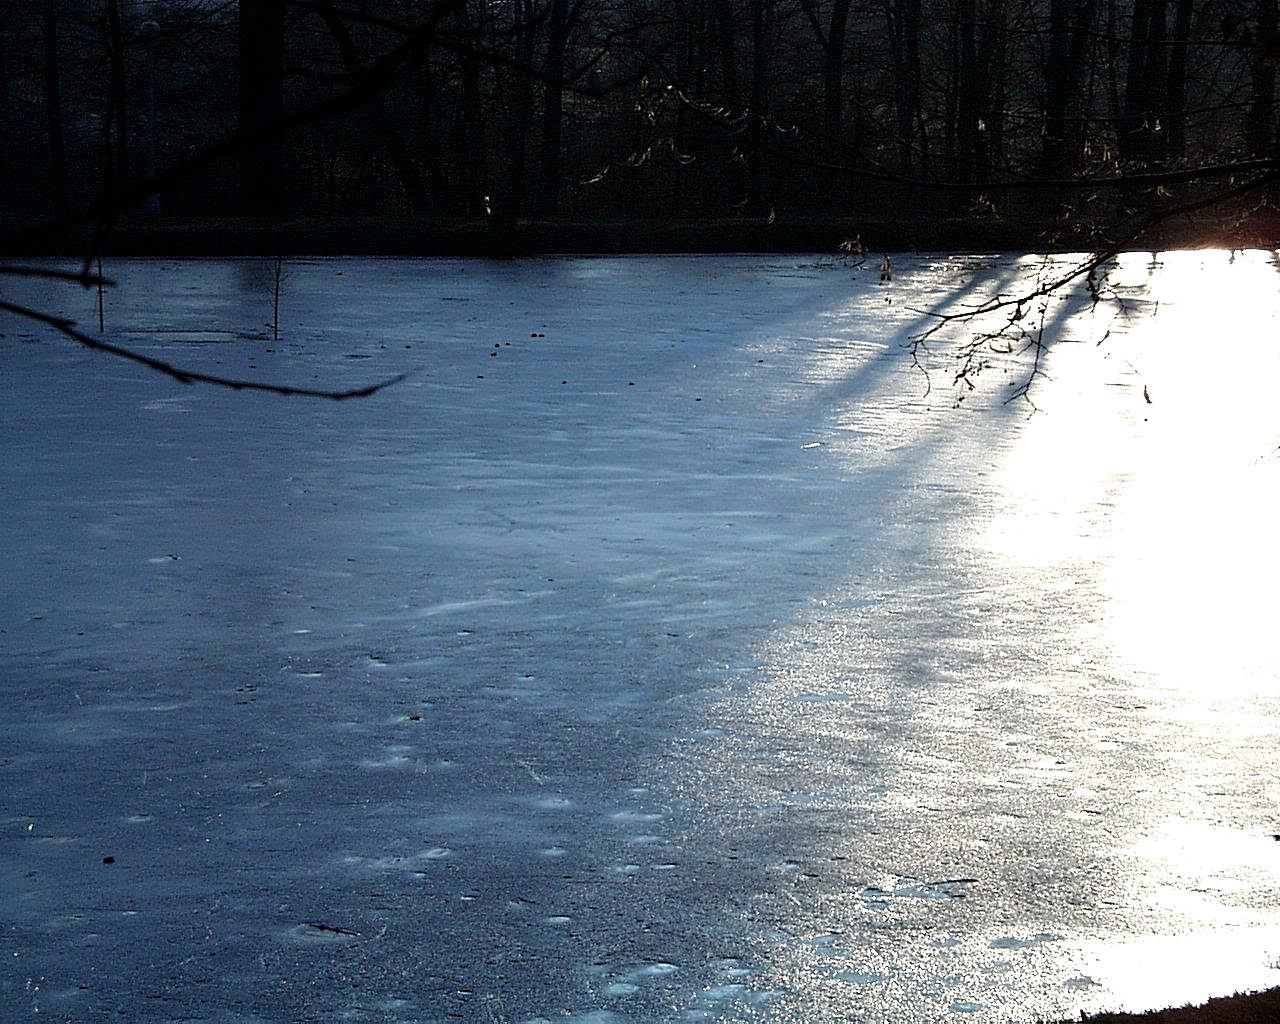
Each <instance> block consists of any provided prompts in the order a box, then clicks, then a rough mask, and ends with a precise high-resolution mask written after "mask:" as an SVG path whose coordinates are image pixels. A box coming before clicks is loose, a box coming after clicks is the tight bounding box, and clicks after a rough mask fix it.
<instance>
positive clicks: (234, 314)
mask: <svg viewBox="0 0 1280 1024" xmlns="http://www.w3.org/2000/svg"><path fill="white" fill-rule="evenodd" d="M1072 259H1073V258H1072V257H1065V256H1064V257H1057V258H1054V259H1052V260H1048V261H1046V260H1044V259H1043V258H1040V257H1034V258H1033V257H1025V258H1018V259H1014V258H1006V257H946V256H921V257H914V258H909V257H905V256H903V257H899V258H895V270H896V274H895V280H894V282H893V283H892V284H891V285H889V286H881V285H879V284H878V283H877V280H876V275H875V274H874V273H872V272H871V271H870V270H857V269H854V268H852V267H851V266H849V265H847V264H843V263H839V262H835V261H831V260H829V259H815V258H812V257H810V258H803V257H799V258H776V257H770V258H765V257H751V256H742V257H693V258H690V257H680V258H659V257H653V258H626V259H554V260H528V261H516V262H513V263H509V264H493V263H483V262H468V261H377V260H324V261H311V262H306V261H297V262H294V263H291V264H290V265H289V266H288V273H287V278H286V290H285V293H284V295H283V296H282V329H281V339H280V342H279V343H278V344H273V343H271V342H270V341H269V339H270V330H269V328H268V329H266V330H264V327H263V324H264V317H268V316H269V315H270V303H269V301H268V299H269V297H270V279H269V276H268V275H264V272H263V267H262V266H261V265H259V264H258V263H257V262H255V261H239V262H236V261H208V262H192V263H182V264H169V263H164V262H159V261H156V262H146V261H134V262H121V263H120V264H119V265H117V266H116V267H114V268H108V272H109V275H110V276H112V277H113V278H116V279H118V280H119V281H120V288H119V290H118V291H117V292H116V293H113V294H112V295H110V296H109V297H108V304H107V311H106V319H107V326H108V335H109V337H110V340H113V341H118V342H121V343H125V344H129V345H131V346H133V347H135V348H138V349H140V350H142V351H145V352H146V353H147V354H149V355H155V356H157V357H160V358H164V359H168V360H172V361H173V362H175V363H178V364H179V365H182V366H190V367H192V368H195V369H200V370H204V371H206V372H214V373H221V374H225V375H228V376H235V377H245V376H251V377H255V378H259V379H267V380H272V381H280V382H286V383H296V384H300V385H303V386H359V385H361V384H366V383H369V382H371V381H373V380H377V379H382V378H385V377H387V376H391V375H394V374H398V373H401V372H403V371H405V370H410V371H412V374H411V376H410V377H409V378H408V379H407V380H406V381H405V382H404V383H403V384H401V385H398V386H397V387H395V388H392V389H389V390H388V391H385V392H383V393H381V394H379V395H377V396H375V397H374V398H371V399H368V400H366V401H362V402H354V403H346V404H343V405H334V404H332V403H317V402H300V401H296V400H281V399H276V398H270V397H266V396H260V395H235V394H228V393H224V392H220V391H216V390H213V389H209V388H184V387H180V386H177V385H175V384H173V383H171V382H169V381H166V380H164V379H162V378H159V377H157V376H155V375H151V374H148V373H146V372H144V371H142V370H139V369H137V368H134V367H130V366H127V365H125V364H122V363H119V362H116V361H113V360H107V359H103V358H102V357H98V356H93V355H90V354H88V353H82V352H77V351H74V350H72V349H69V348H68V347H66V346H65V345H63V344H62V343H61V342H60V341H59V340H58V339H57V338H56V337H53V336H48V335H46V334H44V333H43V332H42V331H39V330H37V329H35V328H34V327H32V326H31V325H29V324H23V323H20V322H17V321H14V320H12V319H6V320H2V321H0V335H3V341H2V342H0V359H3V367H4V369H3V375H2V376H0V379H2V380H3V381H4V401H3V403H0V429H2V430H3V432H4V437H5V444H6V459H5V460H4V467H3V469H2V470H0V514H2V515H3V516H4V519H5V522H6V526H7V527H8V536H9V538H10V539H9V543H8V544H7V546H6V548H5V550H4V551H3V552H2V553H0V577H3V579H4V580H5V581H6V583H5V587H4V588H3V591H2V593H0V628H2V629H3V634H2V635H3V641H4V646H5V652H6V653H5V658H4V666H3V669H2V670H0V671H2V673H3V675H2V676H0V684H2V685H3V688H4V689H3V692H4V697H5V701H6V703H7V705H8V706H9V707H10V708H11V709H13V710H12V712H11V714H10V715H9V716H8V720H7V721H6V722H5V723H4V724H3V725H0V737H3V739H2V741H0V794H2V795H0V808H2V809H0V853H2V854H3V860H2V863H3V865H4V866H3V868H2V869H0V871H2V872H3V874H2V876H0V877H3V881H4V887H3V889H2V890H0V913H2V914H3V930H2V932H0V934H2V935H3V943H4V945H3V948H2V949H0V952H2V953H3V955H4V957H5V959H6V960H7V961H10V969H9V970H8V971H7V972H5V973H4V974H3V975H0V1016H2V1017H4V1018H5V1019H20V1018H22V1017H26V1016H30V1015H32V1014H34V1013H40V1014H41V1015H47V1014H51V1015H53V1017H54V1019H74V1020H77V1021H89V1022H94V1021H99V1020H110V1019H120V1018H121V1017H128V1018H129V1019H133V1020H139V1021H175V1020H185V1019H208V1020H219V1021H237V1022H239V1021H245V1022H248V1021H253V1022H255V1024H257V1022H264V1021H270V1022H275V1021H286V1020H301V1019H307V1020H347V1019H361V1020H377V1021H387V1022H401V1021H403V1022H410V1021H415V1022H416V1021H425V1020H432V1021H434V1020H443V1019H464V1020H477V1021H520V1020H524V1021H552V1020H555V1021H565V1020H568V1021H579V1022H584V1024H585V1022H593V1024H604V1022H609V1024H622V1022H635V1021H653V1022H658V1021H663V1022H665V1021H673V1020H688V1021H727V1020H742V1019H760V1020H771V1021H781V1022H797V1024H799V1022H811V1021H818V1020H840V1019H848V1020H862V1021H867V1022H868V1024H905V1022H912V1024H916V1022H928V1021H938V1022H942V1021H960V1020H963V1021H974V1022H981V1024H996V1022H1006V1021H1027V1022H1030V1021H1033V1020H1041V1019H1057V1018H1064V1019H1065V1018H1074V1017H1076V1016H1077V1015H1078V1014H1079V1012H1080V1011H1081V1010H1090V1011H1092V1010H1099V1009H1112V1008H1127V1009H1146V1008H1151V1007H1153V1006H1157V1005H1167V1004H1172V1003H1182V1002H1186V1001H1188V1000H1194V999H1201V998H1204V997H1207V996H1210V995H1216V994H1222V993H1225V992H1229V991H1234V990H1236V989H1246V988H1256V987H1260V986H1263V985H1267V984H1274V983H1276V982H1277V980H1280V970H1278V969H1277V965H1278V964H1280V909H1277V908H1280V899H1278V897H1280V843H1277V842H1276V841H1275V839H1274V838H1273V834H1274V833H1276V832H1277V831H1280V822H1277V821H1276V819H1275V807H1276V806H1277V803H1278V798H1280V779H1278V778H1277V774H1276V768H1275V756H1274V751H1275V745H1276V739H1277V734H1278V733H1280V728H1278V727H1280V692H1277V690H1276V680H1277V678H1280V664H1278V663H1277V661H1278V656H1277V649H1276V647H1275V644H1274V643H1273V642H1272V641H1271V639H1270V638H1271V636H1272V624H1271V622H1270V621H1269V620H1270V617H1271V613H1272V606H1273V604H1274V602H1273V601H1272V600H1271V595H1272V594H1273V593H1274V590H1275V581H1276V580H1277V579H1278V578H1280V537H1277V535H1276V534H1275V531H1273V530H1272V529H1271V528H1270V523H1269V519H1268V516H1269V515H1270V510H1272V509H1274V508H1275V507H1276V505H1277V498H1278V497H1280V494H1278V493H1277V492H1278V490H1280V453H1278V449H1280V425H1277V422H1276V421H1275V418H1274V407H1273V404H1272V403H1271V402H1270V390H1271V387H1272V385H1271V382H1272V381H1274V380H1275V379H1276V373H1277V371H1278V370H1280V353H1278V352H1277V351H1276V350H1275V347H1274V345H1273V343H1272V342H1273V340H1274V334H1275V327H1276V318H1277V313H1278V312H1280V287H1277V285H1280V276H1278V275H1277V268H1276V266H1275V263H1274V260H1273V258H1272V256H1270V255H1269V254H1264V253H1258V252H1246V253H1237V254H1234V256H1233V255H1232V254H1228V253H1224V252H1198V253H1180V254H1160V255H1158V257H1156V258H1155V259H1153V257H1152V256H1151V254H1149V253H1143V254H1131V255H1126V256H1124V257H1122V258H1120V259H1119V260H1118V261H1116V265H1115V266H1114V267H1113V268H1111V270H1110V271H1109V276H1108V283H1109V285H1110V286H1111V287H1112V288H1113V289H1114V291H1115V295H1116V296H1117V297H1118V298H1119V299H1120V300H1121V302H1122V304H1123V305H1122V306H1118V305H1117V304H1115V303H1114V302H1110V301H1108V302H1103V303H1101V304H1098V305H1096V306H1095V305H1094V304H1092V303H1091V302H1090V301H1089V297H1088V295H1087V293H1086V291H1085V290H1084V288H1083V286H1082V285H1076V286H1073V288H1071V289H1068V290H1067V292H1065V293H1063V294H1061V295H1059V296H1057V297H1055V298H1054V299H1052V300H1050V301H1048V302H1046V303H1044V304H1043V308H1041V307H1040V305H1039V304H1032V306H1031V307H1029V315H1028V317H1027V318H1026V320H1025V324H1026V325H1027V326H1028V327H1029V329H1030V330H1031V331H1032V335H1031V336H1032V337H1036V336H1040V337H1043V340H1044V341H1045V342H1046V343H1047V348H1046V350H1045V353H1044V356H1043V359H1042V362H1041V365H1040V369H1041V370H1042V371H1043V375H1042V376H1037V379H1036V380H1035V381H1034V383H1033V387H1032V389H1031V391H1030V393H1029V394H1028V396H1027V399H1029V400H1024V399H1019V398H1015V399H1014V400H1012V401H1010V402H1007V403H1006V402H1005V400H1004V399H1005V398H1006V397H1007V396H1008V395H1011V394H1014V393H1015V392H1016V390H1017V385H1018V384H1019V382H1020V381H1021V380H1023V379H1025V378H1024V377H1023V376H1021V375H1022V374H1025V372H1026V368H1027V365H1028V364H1027V362H1026V356H1025V355H1024V356H1023V358H1022V359H1018V358H1017V353H1016V352H1014V353H1011V354H1009V355H1007V356H1005V355H1002V354H1000V353H999V352H998V351H997V349H998V348H999V347H1000V346H999V344H993V345H992V346H991V347H990V348H989V349H987V350H985V351H986V353H987V356H988V357H989V359H990V366H989V367H988V368H987V369H985V370H984V371H983V374H982V375H981V376H980V377H979V378H978V381H977V388H976V390H974V391H973V392H969V391H968V389H967V388H966V387H965V386H964V385H963V384H961V385H959V386H953V384H952V376H953V374H954V371H955V368H956V362H955V360H954V358H953V357H952V355H951V348H950V347H949V346H952V345H954V344H955V343H956V342H957V341H958V340H959V339H962V338H963V337H964V336H965V331H969V332H974V331H977V330H980V329H989V328H990V327H991V325H993V324H999V323H1000V322H1001V320H1002V318H1005V319H1007V311H1006V312H996V313H993V314H992V315H991V316H990V317H989V318H986V319H984V320H982V321H981V322H980V323H979V324H978V325H975V326H973V327H968V328H964V329H962V330H959V331H958V332H953V333H952V334H950V335H946V334H944V335H940V336H936V337H934V338H933V339H932V340H931V342H930V348H929V350H928V351H927V352H924V353H923V354H922V362H923V364H924V365H923V367H922V368H916V367H913V366H912V365H911V359H910V356H909V354H908V353H907V351H906V350H905V349H904V347H903V343H904V342H906V341H907V340H908V339H909V338H911V337H912V336H914V335H918V334H919V333H920V332H922V331H924V330H926V329H927V328H928V327H929V326H930V325H931V324H932V323H933V322H934V321H933V318H932V314H934V313H938V312H947V311H955V310H959V309H965V308H974V307H975V306H978V305H979V304H981V303H982V302H984V301H986V300H988V299H991V298H993V297H998V296H1006V297H1009V296H1016V295H1018V294H1021V293H1022V291H1024V290H1026V289H1027V288H1029V287H1033V286H1034V284H1035V282H1036V280H1038V279H1044V277H1045V275H1049V276H1052V275H1053V274H1054V273H1058V272H1060V271H1061V270H1062V269H1063V268H1064V267H1066V266H1069V265H1070V264H1071V262H1072ZM19 283H21V284H22V286H23V288H26V289H28V290H29V291H30V294H24V295H21V296H18V295H15V296H14V298H15V301H25V302H27V303H28V304H36V305H39V306H40V307H41V308H47V309H49V310H50V311H54V312H59V313H65V314H67V315H69V316H73V317H76V318H79V319H81V320H88V319H90V316H89V310H90V307H89V305H87V304H86V303H87V302H88V301H89V300H88V298H87V297H86V294H85V293H81V292H78V291H72V290H64V289H62V288H61V287H59V288H51V287H49V286H45V285H41V284H39V283H38V282H34V281H28V282H19ZM94 315H95V317H96V311H95V314H94ZM95 326H96V325H95ZM1041 331H1042V332H1043V333H1042V334H1040V333H1038V332H1041ZM1104 336H1105V341H1103V343H1102V344H1099V343H1098V342H1099V340H1100V339H1102V338H1104ZM1016 347H1017V346H1015V348H1016ZM926 372H927V375H928V376H927V378H926ZM961 395H963V396H964V401H963V402H958V401H957V399H958V398H959V397H960V396H961Z"/></svg>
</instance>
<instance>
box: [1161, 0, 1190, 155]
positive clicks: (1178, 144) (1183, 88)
mask: <svg viewBox="0 0 1280 1024" xmlns="http://www.w3.org/2000/svg"><path fill="white" fill-rule="evenodd" d="M1174 2H1175V4H1176V5H1177V6H1175V7H1174V13H1173V42H1172V45H1171V46H1170V48H1169V87H1168V88H1169V93H1168V98H1167V99H1166V101H1165V108H1166V109H1167V110H1168V112H1169V124H1168V132H1169V142H1168V155H1169V158H1170V159H1172V160H1181V159H1182V158H1183V157H1185V156H1186V155H1187V46H1188V43H1189V41H1190V39H1191V15H1192V13H1193V11H1192V0H1174Z"/></svg>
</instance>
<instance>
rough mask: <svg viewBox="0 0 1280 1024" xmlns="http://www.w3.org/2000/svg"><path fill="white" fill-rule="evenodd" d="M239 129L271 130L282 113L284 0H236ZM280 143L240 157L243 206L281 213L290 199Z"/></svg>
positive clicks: (271, 142)
mask: <svg viewBox="0 0 1280 1024" xmlns="http://www.w3.org/2000/svg"><path fill="white" fill-rule="evenodd" d="M239 11H240V22H239V37H240V58H239V71H240V129H241V131H244V132H248V133H263V134H268V133H270V132H271V129H272V127H273V126H274V125H275V124H277V123H278V122H279V121H280V118H281V115H282V114H283V112H284V0H240V7H239ZM282 171H283V167H282V161H281V145H280V142H279V140H278V139H276V138H275V137H274V136H272V137H270V138H267V139H265V140H264V141H263V142H261V143H260V144H258V145H256V146H254V147H253V148H251V149H249V150H247V151H245V152H244V153H243V154H242V155H241V157H240V195H241V203H242V206H243V207H244V208H245V209H246V210H249V211H252V212H265V211H271V210H279V209H280V208H281V207H282V206H284V205H286V204H287V200H288V196H287V192H286V189H285V188H284V186H283V184H282V182H281V172H282Z"/></svg>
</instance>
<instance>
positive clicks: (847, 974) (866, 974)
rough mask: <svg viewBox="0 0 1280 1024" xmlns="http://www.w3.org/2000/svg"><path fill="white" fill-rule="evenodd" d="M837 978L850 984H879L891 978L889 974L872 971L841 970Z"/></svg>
mask: <svg viewBox="0 0 1280 1024" xmlns="http://www.w3.org/2000/svg"><path fill="white" fill-rule="evenodd" d="M836 978H838V979H839V980H840V981H846V982H848V983H849V984H850V985H878V984H881V983H882V982H886V981H888V980H889V976H888V975H886V974H876V973H875V972H872V971H841V972H840V973H839V974H837V975H836Z"/></svg>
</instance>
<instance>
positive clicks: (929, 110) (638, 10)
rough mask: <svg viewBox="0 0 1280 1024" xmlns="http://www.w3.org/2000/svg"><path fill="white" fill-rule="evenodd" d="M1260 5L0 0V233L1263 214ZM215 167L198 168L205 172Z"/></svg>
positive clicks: (1264, 73) (1268, 55)
mask: <svg viewBox="0 0 1280 1024" xmlns="http://www.w3.org/2000/svg"><path fill="white" fill-rule="evenodd" d="M1278 22H1280V17H1278V0H239V2H235V0H154V2H149V0H21V2H19V0H0V137H2V138H3V139H4V140H5V144H4V145H3V147H0V153H2V154H3V155H2V156H0V218H4V223H5V224H12V223H17V222H20V221H24V222H25V221H30V220H31V219H33V218H36V219H38V218H45V219H46V220H52V219H56V218H57V217H58V216H60V215H70V214H74V213H75V211H77V210H95V211H96V212H97V215H99V216H103V215H105V214H107V213H109V214H110V216H113V217H114V216H119V215H131V214H134V213H136V212H138V211H140V210H141V209H143V208H144V206H145V199H146V196H147V194H148V191H149V188H148V179H149V178H150V177H151V175H152V173H153V168H152V160H151V158H149V152H150V151H152V148H154V149H153V151H154V173H155V174H157V175H158V176H159V178H160V179H161V180H160V182H159V185H160V186H162V191H163V196H162V198H161V202H162V205H163V209H164V211H165V212H167V213H171V214H199V215H217V216H225V215H263V214H266V215H272V216H279V215H295V214H296V215H314V214H344V215H345V214H351V215H373V216H387V215H392V216H395V215H402V214H416V215H422V216H427V217H438V218H440V219H441V220H445V221H452V220H463V219H472V220H478V219H485V218H487V219H488V220H490V221H491V222H492V223H493V224H494V225H496V226H498V227H502V226H505V225H511V224H514V223H515V222H516V221H518V220H520V219H523V218H557V217H559V218H572V219H584V220H612V219H624V218H668V217H693V218H708V217H733V216H740V215H742V216H752V217H762V218H765V217H769V216H772V215H775V214H776V215H778V216H805V217H830V216H846V217H852V218H855V219H856V218H873V219H874V218H883V217H886V216H894V217H899V218H901V219H904V220H906V221H908V222H910V221H911V220H912V219H917V220H921V221H923V220H927V219H930V218H936V217H940V216H945V217H952V218H961V219H963V218H970V219H973V220H982V219H986V220H1000V219H1004V220H1012V221H1014V222H1026V223H1037V224H1046V223H1047V224H1056V225H1058V226H1060V227H1061V229H1062V230H1063V231H1068V232H1069V231H1071V230H1074V229H1076V228H1078V227H1080V226H1085V227H1088V226H1097V225H1098V224H1100V223H1103V222H1104V221H1105V222H1106V223H1109V224H1114V223H1115V222H1116V221H1117V220H1124V219H1125V218H1130V219H1132V218H1135V217H1136V218H1148V217H1150V215H1151V214H1152V212H1153V211H1155V212H1160V211H1177V210H1180V209H1187V210H1191V209H1198V208H1200V207H1202V206H1205V205H1207V204H1208V203H1210V202H1211V201H1212V200H1214V199H1216V198H1221V197H1223V196H1227V197H1230V198H1231V199H1232V200H1233V201H1234V202H1235V209H1237V210H1240V211H1243V210H1245V209H1246V208H1247V206H1248V204H1249V203H1254V204H1256V203H1257V202H1261V201H1265V200H1266V199H1267V198H1268V195H1269V192H1270V190H1271V188H1272V184H1273V181H1274V177H1275V175H1276V168H1277V166H1280V163H1278V162H1277V157H1278V154H1277V123H1276V119H1277V112H1276V95H1275V94H1276V66H1277V61H1278V60H1280V28H1278ZM215 157H216V158H215Z"/></svg>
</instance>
